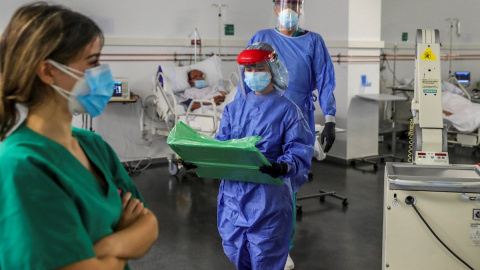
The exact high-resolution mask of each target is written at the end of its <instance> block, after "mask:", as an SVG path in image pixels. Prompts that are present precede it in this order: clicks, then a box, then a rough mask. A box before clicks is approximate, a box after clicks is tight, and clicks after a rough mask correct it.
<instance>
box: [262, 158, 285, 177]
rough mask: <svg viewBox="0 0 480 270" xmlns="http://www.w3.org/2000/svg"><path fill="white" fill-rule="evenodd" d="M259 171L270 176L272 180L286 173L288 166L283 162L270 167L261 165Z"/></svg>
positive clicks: (274, 163)
mask: <svg viewBox="0 0 480 270" xmlns="http://www.w3.org/2000/svg"><path fill="white" fill-rule="evenodd" d="M260 171H261V172H262V173H266V174H268V175H270V176H271V177H273V178H277V177H279V176H280V175H284V174H286V173H287V172H288V165H287V163H285V162H280V163H276V162H273V163H272V166H267V165H263V166H262V167H260Z"/></svg>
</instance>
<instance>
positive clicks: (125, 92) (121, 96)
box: [110, 77, 130, 101]
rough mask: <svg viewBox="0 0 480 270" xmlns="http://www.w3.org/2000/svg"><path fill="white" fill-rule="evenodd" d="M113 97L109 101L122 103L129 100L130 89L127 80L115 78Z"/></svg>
mask: <svg viewBox="0 0 480 270" xmlns="http://www.w3.org/2000/svg"><path fill="white" fill-rule="evenodd" d="M113 80H114V88H113V95H112V98H111V99H110V101H124V100H127V99H130V88H129V86H128V79H127V78H120V77H115V78H113Z"/></svg>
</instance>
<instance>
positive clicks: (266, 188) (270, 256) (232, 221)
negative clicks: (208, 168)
mask: <svg viewBox="0 0 480 270" xmlns="http://www.w3.org/2000/svg"><path fill="white" fill-rule="evenodd" d="M237 62H238V64H239V71H240V74H239V75H240V76H239V78H242V79H241V81H240V89H241V91H240V92H241V94H240V95H239V98H237V99H236V100H234V101H233V102H232V103H230V104H228V105H227V106H226V107H225V110H224V112H223V117H222V120H221V123H220V127H219V132H218V134H217V135H216V138H217V139H219V140H221V141H226V140H231V139H240V138H245V137H248V136H260V137H261V140H260V142H258V143H257V144H256V145H255V146H256V147H257V148H258V149H259V150H260V152H262V153H263V155H264V156H265V157H266V159H267V160H268V161H269V162H270V163H271V166H262V167H260V168H259V170H260V171H261V172H262V173H265V174H268V175H270V176H271V177H274V178H277V177H278V178H280V179H281V180H282V182H283V183H284V184H283V185H269V184H259V183H250V182H240V181H235V179H229V180H223V181H222V183H221V184H220V189H219V194H218V218H217V220H218V224H217V225H218V230H219V233H220V236H221V237H222V245H223V249H224V252H225V254H226V255H227V257H228V258H229V259H230V261H232V263H234V264H235V266H236V268H237V269H282V268H283V267H284V265H285V262H286V260H287V256H288V252H289V243H290V231H291V227H292V222H291V220H292V218H293V201H292V196H293V193H295V192H297V190H298V188H299V187H300V186H301V185H302V184H303V183H305V182H306V180H307V177H308V169H309V168H310V165H311V158H312V155H313V147H312V146H311V145H310V141H311V137H313V134H312V133H311V132H310V128H309V126H308V124H307V122H306V120H305V119H304V118H303V116H302V113H301V111H300V109H299V108H298V106H296V105H295V104H294V103H293V102H292V101H291V100H289V99H288V98H286V97H285V96H283V89H286V88H287V85H288V73H287V71H286V68H285V67H284V66H283V64H282V63H281V62H280V61H279V60H278V59H277V56H276V54H275V52H274V50H273V48H272V47H271V46H270V45H269V44H266V43H256V44H252V45H250V46H248V47H247V49H246V50H244V51H243V52H242V53H240V55H239V56H238V59H237Z"/></svg>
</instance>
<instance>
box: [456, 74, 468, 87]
mask: <svg viewBox="0 0 480 270" xmlns="http://www.w3.org/2000/svg"><path fill="white" fill-rule="evenodd" d="M455 78H457V80H458V82H459V83H460V84H463V85H469V84H470V72H468V71H457V72H455Z"/></svg>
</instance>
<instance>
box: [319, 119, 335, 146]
mask: <svg viewBox="0 0 480 270" xmlns="http://www.w3.org/2000/svg"><path fill="white" fill-rule="evenodd" d="M325 139H327V144H326V145H325V148H324V149H323V152H325V153H327V152H328V151H329V150H330V148H332V145H333V142H334V141H335V123H334V122H327V123H325V127H324V128H323V131H322V135H321V137H320V144H321V145H323V143H324V141H325Z"/></svg>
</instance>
